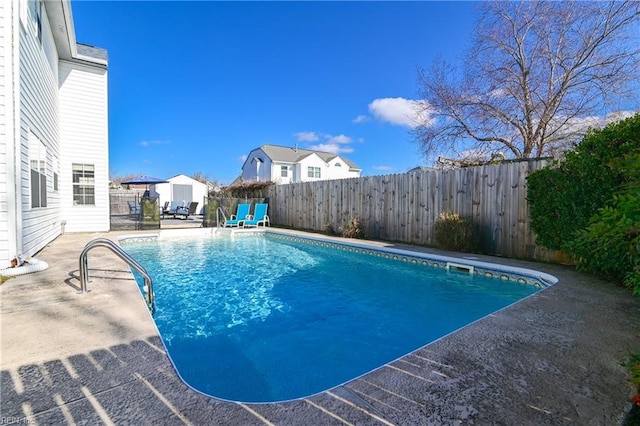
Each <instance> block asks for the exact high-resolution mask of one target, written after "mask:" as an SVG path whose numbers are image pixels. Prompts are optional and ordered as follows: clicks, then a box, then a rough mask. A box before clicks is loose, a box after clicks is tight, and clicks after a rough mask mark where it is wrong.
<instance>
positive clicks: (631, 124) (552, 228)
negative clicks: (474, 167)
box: [527, 114, 640, 250]
mask: <svg viewBox="0 0 640 426" xmlns="http://www.w3.org/2000/svg"><path fill="white" fill-rule="evenodd" d="M639 148H640V114H638V115H635V116H634V117H630V118H628V119H626V120H622V121H620V122H617V123H613V124H611V125H609V126H607V127H605V128H604V129H600V130H591V131H589V132H588V133H587V135H586V136H585V137H584V139H583V140H582V142H581V143H580V144H579V145H578V146H577V147H576V149H575V150H574V151H572V152H569V153H567V155H566V158H565V159H564V160H563V161H562V162H560V163H556V164H554V165H553V166H552V167H549V168H545V169H541V170H538V171H536V172H534V173H532V174H531V175H529V177H528V178H527V187H528V190H527V200H528V201H529V205H530V215H531V227H532V228H533V230H534V231H535V232H536V234H537V237H538V239H537V243H538V244H540V245H541V246H543V247H547V248H549V249H553V250H560V249H563V248H564V246H565V245H566V244H567V243H569V242H570V241H572V240H573V238H574V237H575V234H576V233H577V232H578V231H579V230H581V229H584V228H585V227H587V225H588V224H589V220H590V218H591V217H592V216H593V215H594V214H596V213H597V211H598V209H599V208H602V207H604V206H605V205H606V204H607V202H609V201H610V200H611V198H612V196H613V195H614V194H616V193H619V192H620V190H621V187H622V186H623V185H624V184H625V183H626V180H627V178H628V176H627V175H626V174H625V170H624V169H622V168H620V167H617V166H616V165H615V164H613V163H615V160H616V159H620V158H623V157H625V156H627V155H630V154H633V153H635V152H638V149H639Z"/></svg>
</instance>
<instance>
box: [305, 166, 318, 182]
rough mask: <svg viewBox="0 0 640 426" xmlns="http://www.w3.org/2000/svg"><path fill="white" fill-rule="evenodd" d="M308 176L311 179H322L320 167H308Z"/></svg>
mask: <svg viewBox="0 0 640 426" xmlns="http://www.w3.org/2000/svg"><path fill="white" fill-rule="evenodd" d="M307 176H308V177H310V178H318V179H319V178H320V167H311V166H310V167H308V168H307Z"/></svg>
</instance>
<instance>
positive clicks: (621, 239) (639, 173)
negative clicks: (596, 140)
mask: <svg viewBox="0 0 640 426" xmlns="http://www.w3.org/2000/svg"><path fill="white" fill-rule="evenodd" d="M639 150H640V148H639ZM609 165H610V167H611V168H615V169H616V170H619V171H620V173H621V175H622V176H623V177H624V181H623V184H622V185H621V186H620V189H619V193H618V194H615V195H613V197H612V199H611V202H610V203H609V204H608V205H606V206H605V207H602V208H601V209H599V210H598V212H597V213H596V214H595V215H594V216H593V217H592V218H591V219H590V221H589V225H588V226H587V227H586V228H585V229H583V230H581V231H578V232H577V233H576V235H575V237H574V239H573V241H570V242H569V243H567V244H566V248H567V250H568V251H569V252H570V253H571V254H572V255H573V257H574V258H575V259H576V261H577V266H578V268H580V269H582V270H585V271H589V272H594V273H597V274H600V275H605V276H608V277H610V278H613V279H614V280H616V281H619V282H623V283H624V284H625V285H626V286H627V287H629V288H630V289H631V290H633V292H634V293H636V294H640V153H638V154H634V155H629V156H626V157H624V158H622V159H615V160H612V161H611V162H610V164H609Z"/></svg>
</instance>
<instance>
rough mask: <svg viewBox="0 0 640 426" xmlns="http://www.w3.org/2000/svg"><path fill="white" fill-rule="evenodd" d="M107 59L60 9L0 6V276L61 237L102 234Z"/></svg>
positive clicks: (57, 5) (56, 0) (36, 2)
mask: <svg viewBox="0 0 640 426" xmlns="http://www.w3.org/2000/svg"><path fill="white" fill-rule="evenodd" d="M108 147H109V141H108V126H107V54H106V51H105V50H103V49H99V48H95V47H91V46H87V45H83V44H78V43H77V42H76V39H75V30H74V27H73V17H72V14H71V2H70V1H69V0H47V1H41V0H29V1H27V0H8V1H2V2H0V268H1V267H5V266H8V265H9V263H10V261H11V259H13V258H15V257H16V256H18V255H22V256H23V257H28V256H32V255H34V254H35V253H36V252H37V251H39V250H40V249H42V248H43V247H44V246H45V245H46V244H48V243H49V242H50V241H52V240H53V239H54V238H56V237H57V236H58V235H60V233H61V232H62V228H63V227H64V228H65V231H66V232H85V231H92V232H94V231H108V230H109V178H108V175H109V151H108Z"/></svg>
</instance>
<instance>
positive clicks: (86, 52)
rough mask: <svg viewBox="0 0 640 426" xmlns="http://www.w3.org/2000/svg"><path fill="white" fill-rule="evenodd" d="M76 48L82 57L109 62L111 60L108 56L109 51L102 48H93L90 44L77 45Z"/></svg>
mask: <svg viewBox="0 0 640 426" xmlns="http://www.w3.org/2000/svg"><path fill="white" fill-rule="evenodd" d="M76 48H77V49H78V53H79V54H80V55H83V56H86V57H89V58H93V59H100V60H102V61H108V60H109V58H108V56H107V50H106V49H103V48H101V47H95V46H91V45H89V44H83V43H76Z"/></svg>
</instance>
